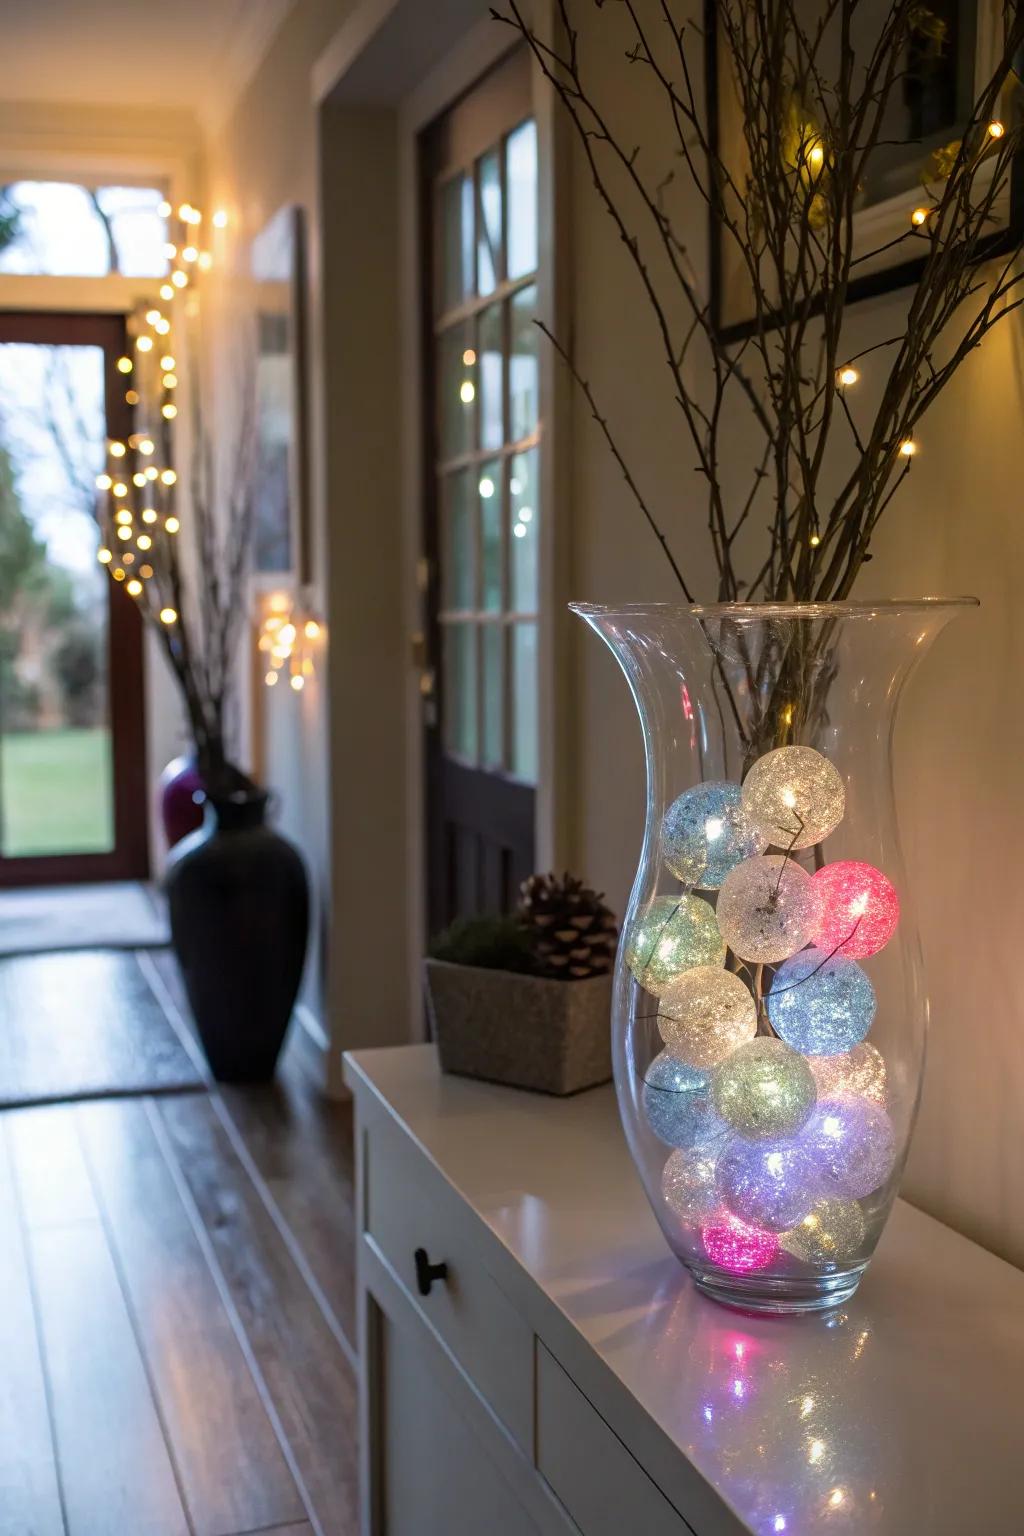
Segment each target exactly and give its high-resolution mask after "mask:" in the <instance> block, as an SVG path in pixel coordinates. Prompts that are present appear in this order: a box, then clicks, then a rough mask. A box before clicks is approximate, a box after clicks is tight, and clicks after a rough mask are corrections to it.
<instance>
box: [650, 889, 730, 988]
mask: <svg viewBox="0 0 1024 1536" xmlns="http://www.w3.org/2000/svg"><path fill="white" fill-rule="evenodd" d="M724 961H725V943H724V941H723V939H722V935H721V933H720V932H719V930H718V920H717V918H716V917H715V909H714V907H712V906H711V904H710V903H709V902H707V901H705V900H704V898H703V897H702V896H658V897H656V898H655V900H654V901H652V902H651V904H650V906H649V907H648V908H647V910H646V912H644V913H643V914H642V915H640V916H639V917H638V918H637V919H636V920H635V922H634V924H633V927H632V930H631V932H630V933H629V936H628V938H627V940H626V964H627V965H628V966H629V968H630V970H631V971H632V972H633V975H634V976H635V977H636V979H637V981H638V982H639V983H640V985H641V986H642V987H643V988H644V989H645V990H646V991H648V992H651V993H653V995H654V996H655V997H660V996H661V995H662V993H663V992H664V991H665V989H666V987H667V986H668V984H669V982H671V981H674V980H675V978H676V977H677V976H678V975H680V973H681V972H683V971H688V970H690V969H691V968H692V967H693V966H695V965H722V964H723V963H724Z"/></svg>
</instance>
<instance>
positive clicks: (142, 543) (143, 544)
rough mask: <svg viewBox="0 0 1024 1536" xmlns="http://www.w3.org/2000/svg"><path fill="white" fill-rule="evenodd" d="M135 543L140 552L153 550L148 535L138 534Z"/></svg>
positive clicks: (151, 541)
mask: <svg viewBox="0 0 1024 1536" xmlns="http://www.w3.org/2000/svg"><path fill="white" fill-rule="evenodd" d="M135 542H136V544H137V545H138V546H139V548H140V549H141V550H147V549H152V548H153V540H152V539H151V538H150V536H149V534H148V533H140V534H139V536H138V538H137V539H136V540H135Z"/></svg>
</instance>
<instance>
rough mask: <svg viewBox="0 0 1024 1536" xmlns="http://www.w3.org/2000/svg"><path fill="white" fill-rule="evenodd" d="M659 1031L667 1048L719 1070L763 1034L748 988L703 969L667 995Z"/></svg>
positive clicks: (725, 973)
mask: <svg viewBox="0 0 1024 1536" xmlns="http://www.w3.org/2000/svg"><path fill="white" fill-rule="evenodd" d="M658 1028H659V1029H660V1030H661V1038H662V1039H663V1040H664V1042H665V1044H666V1045H668V1046H671V1048H672V1050H673V1051H674V1052H675V1054H676V1055H678V1056H680V1057H681V1058H682V1060H683V1061H685V1062H688V1063H689V1065H690V1066H692V1067H704V1068H708V1067H717V1066H718V1063H719V1062H720V1061H724V1060H725V1058H726V1057H727V1056H729V1055H731V1054H732V1052H733V1051H734V1050H735V1049H736V1047H737V1046H739V1045H742V1044H743V1043H744V1041H746V1040H753V1038H754V1035H755V1034H756V1032H757V1008H756V1006H755V1003H754V999H753V996H752V994H751V991H750V988H749V987H748V986H747V984H746V982H744V981H741V979H740V978H739V976H737V975H735V974H734V973H733V972H732V971H724V970H722V969H721V967H720V966H712V965H698V966H695V967H694V969H693V970H691V971H684V972H683V974H682V975H681V976H677V977H676V979H675V980H674V981H672V982H670V983H669V985H668V986H667V987H666V989H665V991H664V992H663V993H662V994H661V1006H660V1007H659V1009H658Z"/></svg>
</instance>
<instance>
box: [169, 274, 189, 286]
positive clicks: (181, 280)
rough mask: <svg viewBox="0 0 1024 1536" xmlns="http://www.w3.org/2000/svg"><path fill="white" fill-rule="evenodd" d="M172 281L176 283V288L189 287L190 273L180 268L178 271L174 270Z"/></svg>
mask: <svg viewBox="0 0 1024 1536" xmlns="http://www.w3.org/2000/svg"><path fill="white" fill-rule="evenodd" d="M171 282H172V283H173V284H174V286H175V288H187V287H188V273H187V272H182V271H180V270H179V271H177V272H172V273H171Z"/></svg>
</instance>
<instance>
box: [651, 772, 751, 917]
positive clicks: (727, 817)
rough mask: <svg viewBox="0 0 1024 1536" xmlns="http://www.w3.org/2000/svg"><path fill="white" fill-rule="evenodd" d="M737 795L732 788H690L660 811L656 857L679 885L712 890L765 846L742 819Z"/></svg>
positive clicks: (714, 785)
mask: <svg viewBox="0 0 1024 1536" xmlns="http://www.w3.org/2000/svg"><path fill="white" fill-rule="evenodd" d="M741 797H742V790H741V789H740V786H739V785H738V784H729V783H725V782H717V781H716V782H709V783H706V784H695V785H694V787H693V788H692V789H687V790H685V791H684V792H683V793H682V794H681V795H680V796H679V798H678V799H677V800H674V801H673V802H672V804H671V805H670V806H669V808H668V810H667V811H666V812H665V818H664V820H663V821H662V824H661V852H662V857H663V859H664V860H665V863H666V864H667V865H668V867H669V869H670V870H671V871H672V873H673V874H674V875H676V876H677V877H678V878H679V879H680V880H682V882H683V884H684V885H696V886H700V887H701V888H702V889H703V890H709V891H716V890H717V889H718V887H719V886H720V885H721V883H722V881H723V880H724V879H725V877H726V875H727V874H728V873H729V871H730V869H733V868H734V867H735V866H736V865H737V864H739V863H740V861H741V860H742V859H749V858H751V857H752V855H754V854H755V853H763V852H764V850H765V848H767V846H768V839H767V838H766V837H765V836H764V834H763V833H762V832H761V831H759V830H757V829H755V828H753V827H752V826H751V825H750V823H749V822H748V821H747V817H746V815H745V813H744V811H743V808H742V805H741Z"/></svg>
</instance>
